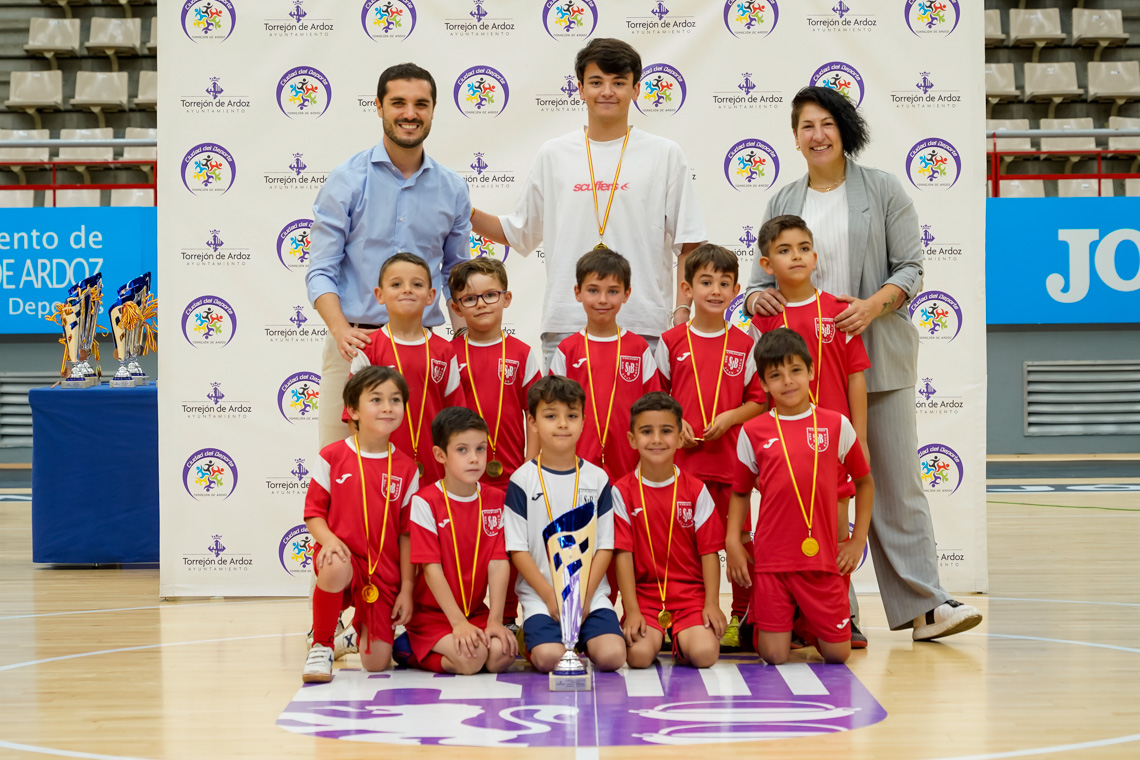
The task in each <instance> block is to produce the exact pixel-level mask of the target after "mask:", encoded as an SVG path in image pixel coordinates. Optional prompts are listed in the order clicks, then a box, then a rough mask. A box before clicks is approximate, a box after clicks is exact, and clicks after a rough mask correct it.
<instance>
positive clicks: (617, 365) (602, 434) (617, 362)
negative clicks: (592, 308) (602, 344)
mask: <svg viewBox="0 0 1140 760" xmlns="http://www.w3.org/2000/svg"><path fill="white" fill-rule="evenodd" d="M582 334H583V335H585V336H586V378H587V380H588V381H589V383H590V406H592V407H593V409H594V425H595V426H596V427H597V433H598V442H599V443H600V444H601V445H602V462H603V463H604V462H605V459H606V438H608V437H609V434H610V417H611V416H612V415H613V411H614V397H615V396H616V395H617V384H618V370H619V369H621V328H620V327H619V328H618V339H617V356H615V357H614V385H613V388H611V389H610V406H609V408H608V409H607V410H606V427H605V430H603V429H602V420H601V418H600V417H598V397H597V394H596V393H594V370H593V367H591V366H590V365H591V364H592V363H593V362H591V361H590V331H589V329H588V328H587V329H585V330H583V331H582Z"/></svg>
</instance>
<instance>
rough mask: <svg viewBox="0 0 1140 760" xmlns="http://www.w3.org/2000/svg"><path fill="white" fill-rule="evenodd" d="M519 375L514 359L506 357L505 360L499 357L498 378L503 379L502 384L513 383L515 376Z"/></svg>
mask: <svg viewBox="0 0 1140 760" xmlns="http://www.w3.org/2000/svg"><path fill="white" fill-rule="evenodd" d="M518 376H519V363H518V361H517V360H515V359H507V360H506V361H505V362H504V361H503V360H502V359H499V379H501V380H502V381H503V385H514V384H515V378H516V377H518Z"/></svg>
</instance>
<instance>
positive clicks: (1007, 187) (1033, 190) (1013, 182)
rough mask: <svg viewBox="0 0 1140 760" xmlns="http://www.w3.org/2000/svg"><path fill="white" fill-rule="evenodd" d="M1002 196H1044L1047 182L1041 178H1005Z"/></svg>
mask: <svg viewBox="0 0 1140 760" xmlns="http://www.w3.org/2000/svg"><path fill="white" fill-rule="evenodd" d="M1001 197H1002V198H1044V197H1045V182H1044V180H1040V179H1003V180H1002V181H1001Z"/></svg>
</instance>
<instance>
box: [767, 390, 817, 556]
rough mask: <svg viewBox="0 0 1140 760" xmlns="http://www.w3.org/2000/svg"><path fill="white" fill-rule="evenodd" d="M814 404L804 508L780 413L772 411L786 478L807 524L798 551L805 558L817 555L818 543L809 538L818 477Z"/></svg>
mask: <svg viewBox="0 0 1140 760" xmlns="http://www.w3.org/2000/svg"><path fill="white" fill-rule="evenodd" d="M815 409H816V407H815V404H812V405H811V438H810V443H809V445H810V446H811V448H812V451H813V452H815V453H814V455H813V461H812V466H811V506H809V507H804V497H803V496H801V495H800V486H799V483H797V482H796V471H795V470H793V469H792V458H791V457H790V456H788V445H787V444H786V443H784V430H783V428H782V427H781V426H780V413H779V412H777V411H773V412H772V414H773V416H774V417H775V418H776V434H777V435H778V436H779V437H780V448H781V449H783V450H784V462H785V463H786V464H787V465H788V477H789V478H790V479H791V481H792V489H793V490H794V491H795V493H796V501H797V502H799V505H800V514H802V515H803V518H804V522H805V523H806V524H807V530H808V536H807V538H805V539H804V540H803V543H802V544H800V551H802V552H803V553H804V556H805V557H814V556H815V555H817V554H819V541H816V540H815V539H814V538H812V537H811V525H812V522H813V521H814V520H815V486H816V483H817V476H818V475H819V421H818V420H817V418H816V414H815Z"/></svg>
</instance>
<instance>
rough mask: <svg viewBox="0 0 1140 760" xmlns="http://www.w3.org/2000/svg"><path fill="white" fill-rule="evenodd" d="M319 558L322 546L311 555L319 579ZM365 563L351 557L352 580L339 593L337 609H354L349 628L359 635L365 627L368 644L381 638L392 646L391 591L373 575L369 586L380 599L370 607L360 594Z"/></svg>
mask: <svg viewBox="0 0 1140 760" xmlns="http://www.w3.org/2000/svg"><path fill="white" fill-rule="evenodd" d="M319 556H321V545H320V544H317V547H316V550H315V551H314V552H313V572H314V573H316V574H317V577H318V578H319V577H320V575H321V571H320V570H319V569H318V564H317V558H318V557H319ZM367 563H368V560H367V559H365V558H364V557H357V556H356V555H355V554H354V555H352V581H351V582H349V584H348V586H346V587H345V589H344V591H343V592H342V593H343V599H342V600H341V603H340V608H341V610H347V609H348V608H349V607H352V608H354V611H353V614H352V627H353V628H355V629H356V632H357V633H358V634H359V633H361V632H362V631H363V630H364V629H365V628H367V629H368V640H369V641H373V640H375V639H380V640H381V641H384V642H387V643H389V644H391V643H392V642H393V640H394V639H395V634H394V631H393V626H392V605H393V604H395V602H396V597H395V595H394V594H393V593H392V589H390V588H388V587H387V586H386V585H385V584H384V582H383V581H382V580H381V579H380V574H379V573H373V574H372V584H373V585H374V586H376V590H377V591H379V592H380V598H378V599H377V600H376V601H375V602H373V603H372V604H368V603H366V602H365V601H364V597H363V596H361V594H362V593H363V591H364V586H365V585H367V584H366V582H365V581H364V580H363V579H364V578H366V577H367V576H368V564H367ZM367 644H368V642H365V646H366V649H365V651H371V650H370V649H368V648H367Z"/></svg>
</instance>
